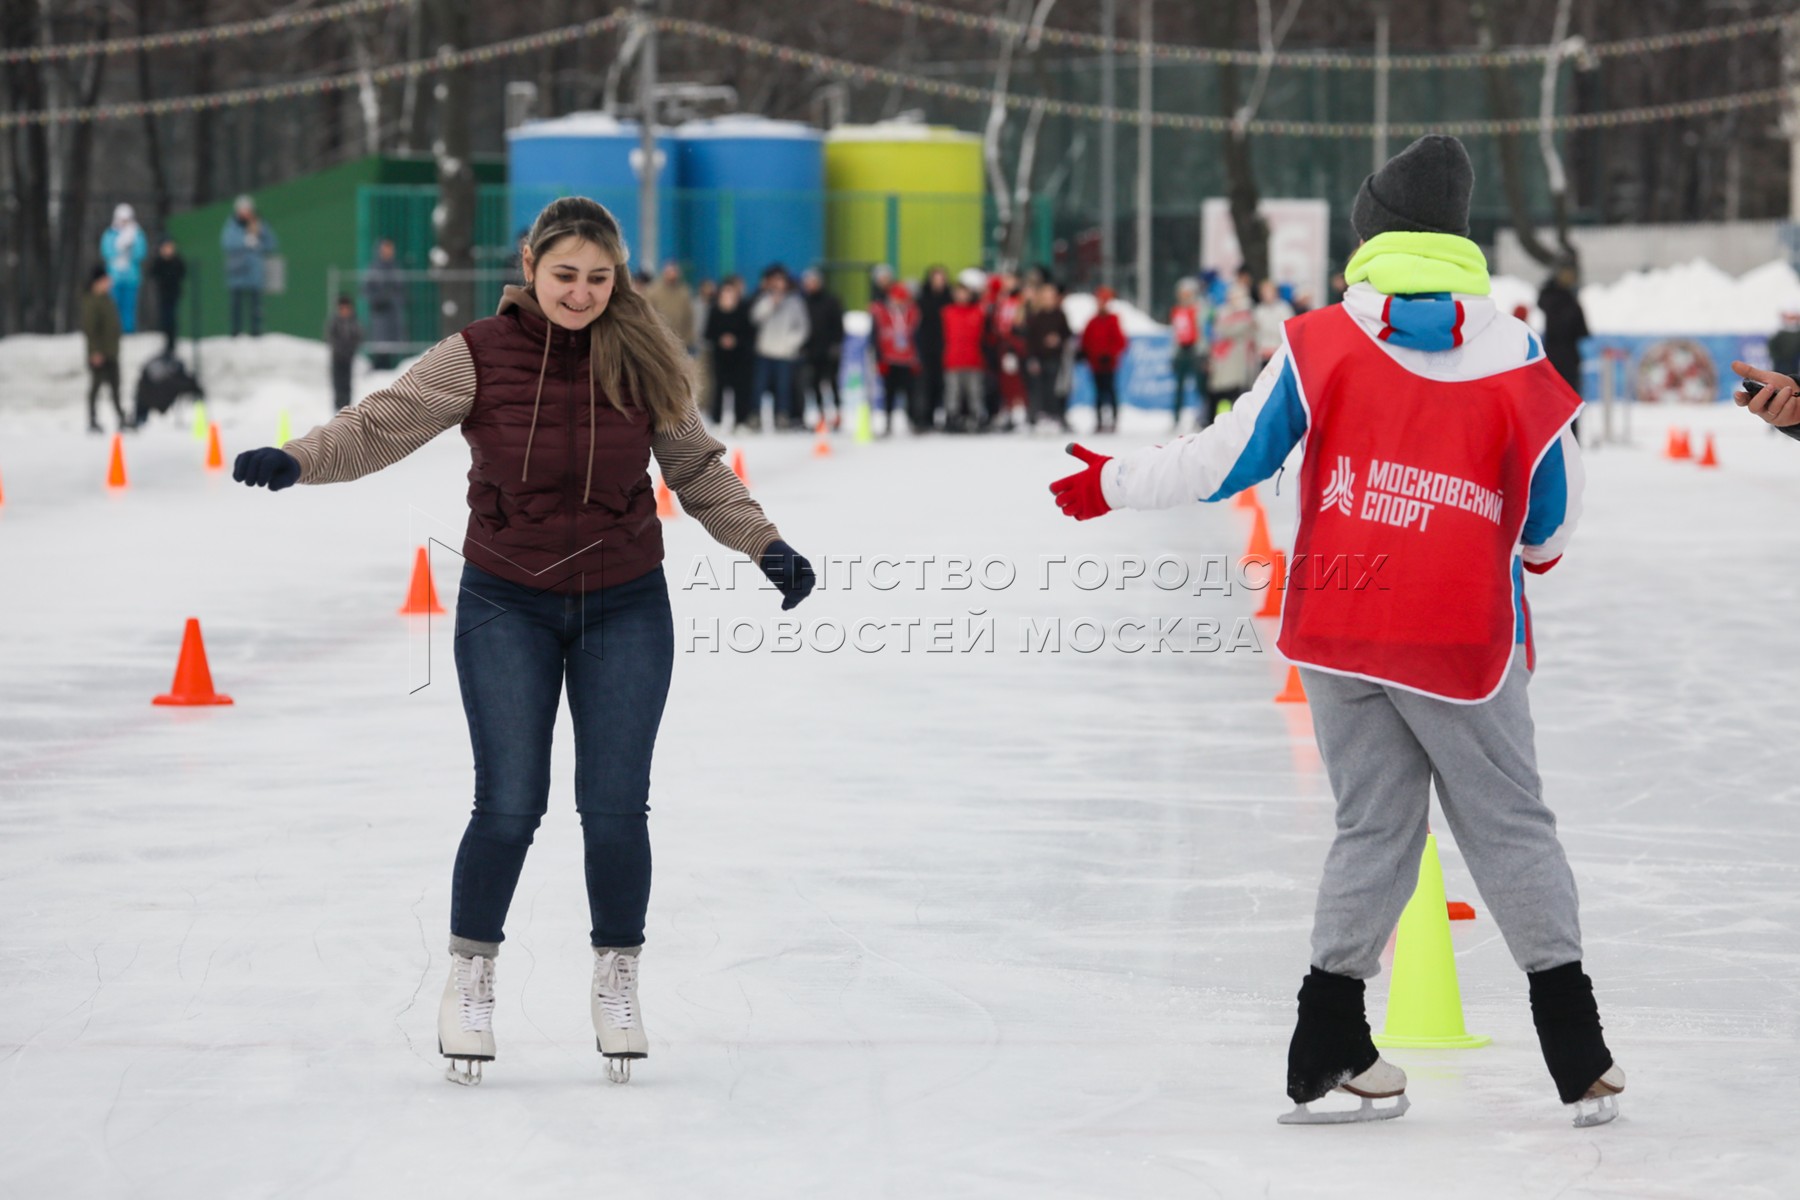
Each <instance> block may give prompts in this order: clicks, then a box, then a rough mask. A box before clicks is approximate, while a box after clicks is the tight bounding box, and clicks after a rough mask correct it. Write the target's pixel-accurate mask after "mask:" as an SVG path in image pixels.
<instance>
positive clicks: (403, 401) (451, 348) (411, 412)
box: [282, 333, 475, 483]
mask: <svg viewBox="0 0 1800 1200" xmlns="http://www.w3.org/2000/svg"><path fill="white" fill-rule="evenodd" d="M474 403H475V360H474V359H473V358H472V357H470V355H469V344H468V343H467V342H465V341H464V340H463V337H462V335H461V334H460V333H458V334H452V335H451V336H450V337H447V338H445V339H444V340H443V341H441V342H439V343H438V344H437V345H435V346H433V347H432V348H431V349H429V350H427V351H426V352H425V356H424V357H423V358H421V359H420V360H419V361H418V362H416V363H414V364H413V365H412V366H411V367H409V368H408V369H407V371H406V373H405V374H404V375H402V376H400V378H398V379H396V380H394V382H393V383H391V384H389V385H388V386H387V387H384V388H382V389H381V390H380V391H377V392H371V393H370V394H369V395H367V396H365V397H363V399H362V400H361V401H360V402H359V403H356V404H353V405H351V406H350V407H349V408H346V409H341V410H340V411H339V412H338V414H337V415H336V416H335V417H333V418H331V420H329V421H327V422H325V424H323V425H320V426H318V427H317V428H315V429H314V430H313V431H312V432H310V433H308V434H307V435H306V436H305V437H301V438H296V439H295V440H294V441H291V442H289V443H288V444H287V445H286V446H283V447H282V449H284V450H286V451H287V452H288V454H290V455H292V456H293V458H294V460H295V461H296V462H298V463H299V464H300V482H301V483H346V482H348V481H349V480H352V479H360V478H362V477H363V476H364V475H370V474H373V473H374V472H376V471H379V470H381V469H382V468H383V467H389V466H392V465H393V464H395V463H397V462H399V461H400V460H401V459H403V458H405V457H406V456H407V455H409V454H411V453H412V452H413V451H414V450H417V449H418V448H419V447H420V446H423V445H424V444H425V443H426V442H429V441H430V440H431V439H432V438H434V437H436V436H437V435H438V434H440V433H442V432H443V431H444V430H446V429H449V428H450V427H451V426H453V425H460V424H462V421H463V418H464V417H466V416H468V415H469V409H470V408H471V407H473V405H474Z"/></svg>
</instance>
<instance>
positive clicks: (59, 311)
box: [53, 8, 112, 333]
mask: <svg viewBox="0 0 1800 1200" xmlns="http://www.w3.org/2000/svg"><path fill="white" fill-rule="evenodd" d="M99 11H100V19H99V21H98V22H97V23H96V24H95V26H94V28H93V31H92V33H91V35H90V36H91V37H92V38H93V40H95V41H105V40H106V36H107V34H108V32H109V31H110V30H111V29H112V14H111V13H110V12H109V11H108V10H107V9H105V8H102V9H100V10H99ZM77 70H79V72H80V74H79V75H77V74H76V71H77ZM68 76H69V81H70V84H71V87H70V90H71V91H72V92H73V93H74V94H75V103H76V105H78V106H79V107H82V108H87V107H89V106H91V105H93V104H94V103H95V102H96V101H97V100H98V99H99V98H100V85H101V83H102V82H103V81H104V79H105V77H106V55H104V54H97V55H95V56H94V57H93V58H91V59H89V60H88V61H87V64H86V65H85V66H84V67H80V68H76V67H74V66H70V67H69V70H68ZM93 162H94V123H93V122H92V121H77V122H75V123H74V124H73V125H71V126H70V127H69V138H68V145H67V147H66V148H65V150H64V154H63V163H62V177H63V179H65V180H66V181H67V182H68V186H67V187H66V188H65V190H64V192H63V197H62V206H61V210H60V213H59V218H60V219H59V220H58V222H57V230H56V262H57V264H58V265H59V266H60V268H61V269H60V270H59V271H58V272H57V274H56V292H55V296H54V298H53V303H54V305H55V309H54V315H55V319H56V329H57V332H59V333H60V332H62V331H64V330H66V329H69V328H71V327H72V325H73V320H74V311H75V303H76V298H77V297H78V296H79V295H80V292H81V286H82V283H83V281H84V280H85V279H86V270H87V267H88V264H90V263H92V262H94V261H95V260H96V259H97V258H98V257H99V254H100V243H99V234H98V231H91V230H89V229H88V228H87V206H88V184H89V176H90V174H91V172H92V169H93ZM90 232H92V233H93V234H94V238H93V240H92V241H88V240H87V235H88V234H89V233H90Z"/></svg>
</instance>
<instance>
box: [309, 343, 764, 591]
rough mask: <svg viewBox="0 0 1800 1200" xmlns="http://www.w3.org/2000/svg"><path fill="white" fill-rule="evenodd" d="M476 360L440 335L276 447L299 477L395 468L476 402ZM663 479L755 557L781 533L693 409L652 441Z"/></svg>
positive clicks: (705, 521) (706, 523)
mask: <svg viewBox="0 0 1800 1200" xmlns="http://www.w3.org/2000/svg"><path fill="white" fill-rule="evenodd" d="M475 382H476V372H475V360H474V358H473V357H472V356H471V355H470V353H469V346H468V343H467V342H465V341H464V340H463V338H462V335H461V334H454V335H452V336H450V337H447V338H445V339H444V340H443V341H441V342H439V343H438V344H437V345H435V346H433V347H432V348H431V349H430V350H427V351H426V352H425V355H424V356H423V357H422V358H420V359H419V361H418V362H416V363H414V364H413V365H412V366H411V367H410V368H409V369H408V370H407V371H406V372H405V373H404V374H403V375H401V376H400V378H398V379H396V380H395V381H394V382H393V383H391V384H389V385H388V386H387V387H384V388H381V389H380V390H378V391H375V392H371V393H370V394H369V395H367V396H365V397H364V398H363V399H362V400H361V401H359V402H358V403H356V404H353V405H351V406H350V407H349V408H346V409H342V410H340V411H339V412H338V414H337V415H336V416H334V417H333V418H332V419H331V420H329V421H327V422H326V423H325V424H323V425H320V426H318V427H317V428H315V429H313V430H312V431H311V432H309V433H307V434H306V435H305V436H304V437H300V438H296V439H295V440H293V441H291V442H289V443H287V445H285V446H283V447H282V449H284V450H286V451H287V452H288V453H289V454H291V455H293V456H294V459H295V461H297V462H298V463H299V464H300V482H301V483H345V482H348V481H350V480H352V479H360V478H362V477H363V476H364V475H369V474H372V473H374V472H376V471H379V470H381V469H382V468H383V467H388V466H392V465H393V464H394V463H397V462H399V461H400V460H401V459H403V458H405V457H406V456H407V455H408V454H411V453H412V452H413V451H415V450H417V449H418V448H419V447H421V446H423V445H424V444H425V443H426V442H429V441H430V440H431V439H432V438H434V437H436V436H437V435H438V434H440V433H442V432H444V431H445V430H446V429H450V428H452V427H454V426H457V425H460V424H462V422H463V420H464V419H465V418H466V417H468V415H469V413H470V411H471V410H472V409H473V407H474V404H475ZM650 450H651V453H652V454H654V455H655V456H656V461H657V464H658V465H659V466H660V467H661V468H662V474H663V479H664V481H665V482H667V483H668V485H669V487H670V489H671V490H672V491H674V493H675V495H676V497H677V498H678V499H679V500H680V501H681V507H682V509H683V511H685V512H686V513H688V515H690V516H692V517H694V518H695V519H696V520H698V521H699V522H700V524H701V526H702V527H703V528H705V530H706V532H707V533H708V534H710V535H711V536H712V538H713V540H715V541H717V542H718V543H720V544H721V545H723V546H727V547H730V548H731V549H733V550H736V551H738V552H739V553H741V554H746V555H748V556H749V557H750V558H751V559H752V560H758V559H760V558H761V557H762V554H763V551H765V550H767V549H768V548H769V546H770V545H771V544H772V543H774V542H775V541H776V540H777V539H779V538H780V537H781V534H780V532H779V531H777V530H776V528H775V526H774V524H773V523H772V522H770V520H769V519H768V517H767V516H766V515H764V513H763V510H762V506H761V505H759V504H758V503H757V502H756V501H755V500H754V499H752V498H751V496H750V493H749V491H748V490H746V489H745V487H744V484H743V482H742V481H741V480H740V479H738V477H737V475H736V474H735V473H733V472H732V470H731V468H730V467H728V466H726V465H725V462H724V454H725V447H724V445H723V444H721V443H720V442H719V441H718V440H717V439H716V438H714V437H713V436H712V435H711V434H709V433H707V432H706V428H705V426H703V425H702V424H701V423H700V414H699V412H698V410H696V409H689V411H688V413H687V415H686V417H684V418H683V419H682V421H681V423H680V424H679V425H677V426H676V427H674V428H673V429H666V430H659V431H657V432H656V433H655V434H654V435H653V436H652V437H651V441H650Z"/></svg>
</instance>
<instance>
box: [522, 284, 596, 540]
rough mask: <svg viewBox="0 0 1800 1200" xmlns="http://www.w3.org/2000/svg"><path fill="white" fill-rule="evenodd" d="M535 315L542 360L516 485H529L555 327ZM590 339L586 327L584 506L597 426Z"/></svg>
mask: <svg viewBox="0 0 1800 1200" xmlns="http://www.w3.org/2000/svg"><path fill="white" fill-rule="evenodd" d="M525 294H526V295H527V296H530V295H531V293H530V292H526V293H525ZM531 298H532V299H533V300H536V297H535V296H532V297H531ZM520 307H521V308H524V307H525V306H524V305H522V304H521V305H520ZM501 311H502V312H504V311H506V309H505V306H504V305H502V306H501ZM526 311H527V312H529V311H530V309H526ZM538 315H540V316H542V317H543V318H544V357H543V358H542V359H540V360H539V361H538V378H537V391H536V392H535V393H533V394H532V397H531V430H530V432H528V433H527V434H526V435H525V468H524V470H522V471H520V472H519V482H520V483H529V482H530V481H531V443H532V441H533V439H535V438H536V437H537V423H538V408H539V406H540V405H541V404H542V403H543V400H544V374H545V372H546V371H548V370H549V369H550V338H551V335H552V334H553V333H554V332H555V328H556V327H555V322H553V321H551V320H550V315H549V314H548V313H544V312H541V311H540V312H539V314H538ZM593 339H594V333H593V327H592V326H589V329H588V464H587V481H586V482H585V483H583V484H582V486H581V502H582V503H583V504H586V503H587V502H588V500H589V498H590V497H592V495H593V492H594V439H595V437H596V435H597V432H598V430H599V425H600V422H599V419H598V416H597V414H596V413H595V401H594V346H595V342H594V340H593Z"/></svg>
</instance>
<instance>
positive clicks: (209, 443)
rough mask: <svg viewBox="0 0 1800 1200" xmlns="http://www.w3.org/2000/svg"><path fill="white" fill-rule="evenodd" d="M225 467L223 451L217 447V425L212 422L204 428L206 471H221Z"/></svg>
mask: <svg viewBox="0 0 1800 1200" xmlns="http://www.w3.org/2000/svg"><path fill="white" fill-rule="evenodd" d="M224 466H225V451H224V450H223V449H222V448H221V447H220V445H219V423H218V422H217V421H214V422H213V423H212V424H211V425H208V426H207V427H206V469H207V470H209V471H218V470H222V469H223V468H224Z"/></svg>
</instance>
